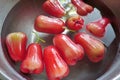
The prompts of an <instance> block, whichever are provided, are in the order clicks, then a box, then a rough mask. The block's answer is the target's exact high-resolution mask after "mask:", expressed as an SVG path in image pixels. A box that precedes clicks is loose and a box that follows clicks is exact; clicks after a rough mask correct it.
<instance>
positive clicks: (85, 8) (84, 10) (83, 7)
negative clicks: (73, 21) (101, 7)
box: [71, 0, 94, 16]
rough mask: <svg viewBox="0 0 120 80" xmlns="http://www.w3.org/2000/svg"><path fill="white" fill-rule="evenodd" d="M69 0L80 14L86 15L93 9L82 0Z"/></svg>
mask: <svg viewBox="0 0 120 80" xmlns="http://www.w3.org/2000/svg"><path fill="white" fill-rule="evenodd" d="M71 2H72V4H73V5H74V6H75V7H76V8H77V13H78V14H79V15H81V16H86V15H87V14H88V13H91V12H92V11H93V10H94V8H93V7H92V6H91V5H89V4H87V3H85V2H83V1H82V0H71Z"/></svg>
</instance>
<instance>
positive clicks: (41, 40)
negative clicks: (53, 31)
mask: <svg viewBox="0 0 120 80" xmlns="http://www.w3.org/2000/svg"><path fill="white" fill-rule="evenodd" d="M32 32H33V33H34V34H35V36H36V37H37V40H36V43H39V42H43V43H45V42H46V41H45V40H43V39H42V38H41V37H39V35H38V34H37V33H36V32H34V31H32Z"/></svg>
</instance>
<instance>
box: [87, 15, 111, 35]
mask: <svg viewBox="0 0 120 80" xmlns="http://www.w3.org/2000/svg"><path fill="white" fill-rule="evenodd" d="M109 23H110V20H109V19H108V18H105V17H104V18H101V19H99V20H97V21H94V22H91V23H89V24H87V25H86V29H87V30H88V31H89V32H90V33H92V34H93V35H95V36H97V37H103V36H104V35H105V31H106V30H105V29H106V27H107V25H108V24H109Z"/></svg>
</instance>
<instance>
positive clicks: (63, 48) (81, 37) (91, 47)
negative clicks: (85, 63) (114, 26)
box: [6, 0, 110, 80]
mask: <svg viewBox="0 0 120 80" xmlns="http://www.w3.org/2000/svg"><path fill="white" fill-rule="evenodd" d="M71 3H72V4H73V6H74V7H75V8H76V12H77V13H78V15H73V16H69V17H68V18H67V19H66V20H65V21H63V20H62V19H61V17H63V16H65V15H66V14H67V13H66V11H65V9H64V7H63V6H62V5H61V4H60V2H59V1H58V0H46V1H45V2H44V3H43V5H42V7H43V10H44V11H45V12H47V13H48V14H49V15H51V16H52V17H48V16H45V15H40V16H38V17H37V18H36V19H35V23H34V29H35V30H36V31H38V32H44V33H49V34H55V36H54V37H53V40H52V41H53V45H50V46H47V47H45V48H44V50H43V52H42V48H41V45H40V44H39V42H38V41H39V40H40V39H39V38H38V41H37V42H35V43H31V44H29V45H28V47H27V49H26V44H27V36H26V34H25V33H23V32H13V33H10V34H8V35H7V37H6V45H7V49H8V52H9V55H10V57H11V59H12V60H14V61H15V62H18V61H21V62H22V63H21V66H20V71H21V72H23V73H30V74H40V73H41V72H43V70H44V65H45V69H46V73H47V76H48V79H49V80H60V79H62V78H64V77H66V76H67V75H68V74H69V67H68V65H69V66H73V65H75V64H76V63H77V61H79V60H82V59H83V57H84V55H87V57H88V59H89V60H90V61H91V62H93V63H97V62H100V61H101V60H103V58H104V55H105V46H104V44H103V43H102V42H101V41H100V40H98V39H96V38H95V37H94V36H96V37H103V36H104V34H105V27H106V26H107V24H109V22H110V21H109V19H108V18H101V19H99V20H97V21H94V22H91V23H89V24H87V25H86V29H87V30H88V31H89V32H90V33H92V34H93V35H94V36H92V35H90V34H88V33H86V32H78V31H79V30H80V29H82V28H83V25H84V19H83V18H82V16H86V15H87V14H88V13H91V12H92V11H93V7H92V6H91V5H89V4H87V3H85V2H83V1H82V0H71ZM53 16H54V17H53ZM65 26H67V27H65ZM65 29H69V31H73V32H76V34H75V35H74V40H72V39H71V38H70V37H68V36H67V35H66V34H62V32H63V31H64V30H65ZM35 34H36V33H35ZM36 35H37V34H36ZM37 37H38V36H37Z"/></svg>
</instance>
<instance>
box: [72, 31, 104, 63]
mask: <svg viewBox="0 0 120 80" xmlns="http://www.w3.org/2000/svg"><path fill="white" fill-rule="evenodd" d="M74 40H75V42H76V43H78V44H80V45H82V46H83V48H84V50H85V53H86V54H87V56H88V58H89V59H90V61H92V62H95V63H96V62H99V61H101V60H103V58H104V55H105V46H104V45H103V43H102V42H101V41H99V40H98V39H96V38H94V37H93V36H91V35H89V34H87V33H82V32H81V33H77V34H76V35H75V37H74Z"/></svg>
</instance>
